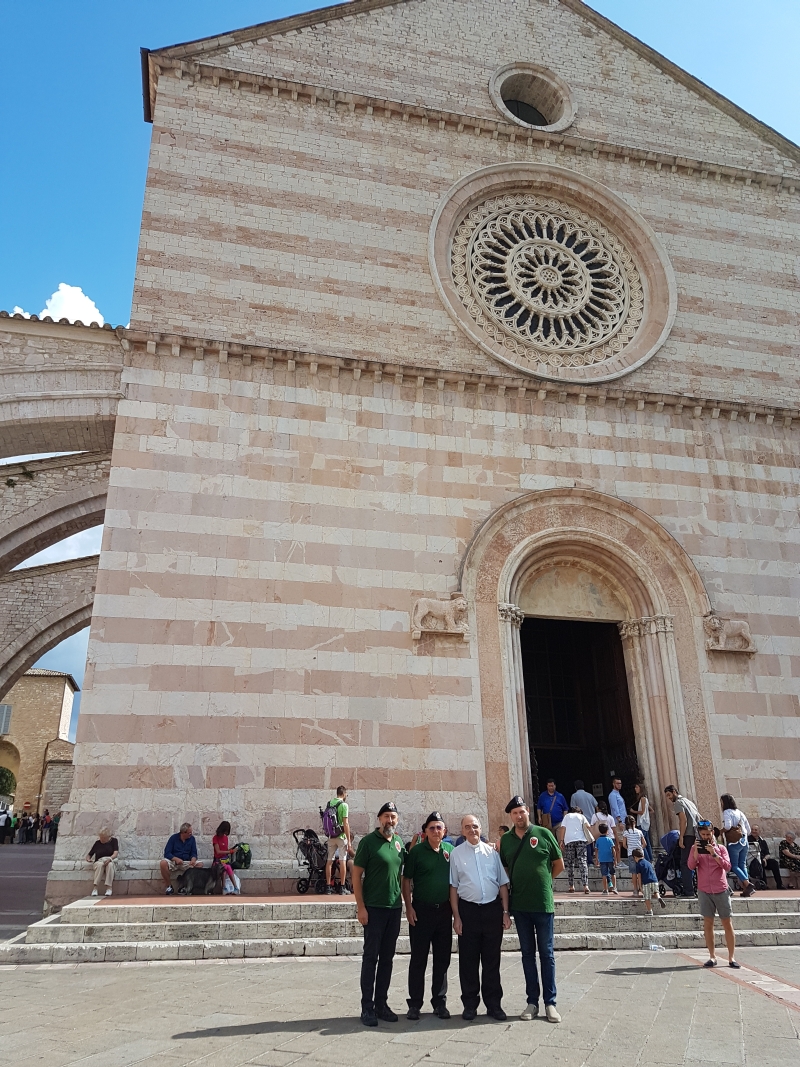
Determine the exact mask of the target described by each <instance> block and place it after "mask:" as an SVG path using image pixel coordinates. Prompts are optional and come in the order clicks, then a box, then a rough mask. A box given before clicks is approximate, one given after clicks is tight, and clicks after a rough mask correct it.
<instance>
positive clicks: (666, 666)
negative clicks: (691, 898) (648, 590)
mask: <svg viewBox="0 0 800 1067" xmlns="http://www.w3.org/2000/svg"><path fill="white" fill-rule="evenodd" d="M618 629H619V633H620V637H621V638H622V647H623V650H624V654H625V665H626V668H627V672H628V684H629V687H630V691H631V692H630V695H631V707H632V711H633V713H634V728H635V731H636V743H637V745H636V747H637V750H638V751H639V752H640V754H641V756H642V760H643V762H644V764H645V768H644V770H645V774H646V776H647V785H648V788H649V794H650V802H651V807H652V808H653V811H654V814H659V815H660V816H661V817H660V819H658V820H657V821H658V823H659V827H658V829H659V831H660V830H661V827H662V826H663V827H664V828H665V829H666V828H668V827H669V826H670V825H671V824H670V821H669V816H670V814H671V813H670V812H669V810H668V808H667V806H666V804H665V801H664V799H663V789H664V786H666V785H669V784H670V783H674V784H675V785H677V786H678V788H679V789H680V790H681V791H682V792H683V791H685V792H686V793H687V795H691V796H694V776H693V774H692V762H691V758H690V753H689V741H688V731H687V729H686V715H685V712H684V708H683V697H682V694H681V689H680V679H679V677H678V660H677V654H676V651H675V637H674V626H673V618H672V616H671V615H655V616H652V617H647V618H643V619H630V620H627V621H626V622H621V623H619V624H618Z"/></svg>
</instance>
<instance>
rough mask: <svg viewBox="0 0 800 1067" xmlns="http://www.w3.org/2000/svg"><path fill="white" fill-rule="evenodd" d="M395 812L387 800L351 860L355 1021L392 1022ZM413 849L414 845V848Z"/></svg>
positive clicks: (398, 865) (397, 913)
mask: <svg viewBox="0 0 800 1067" xmlns="http://www.w3.org/2000/svg"><path fill="white" fill-rule="evenodd" d="M396 826H397V808H396V807H395V806H394V804H393V803H392V802H391V801H389V802H388V803H387V804H384V805H383V807H382V808H381V810H380V811H379V812H378V826H377V828H376V829H375V830H373V832H372V833H371V834H367V835H366V836H365V837H362V838H361V841H360V842H359V845H358V849H357V851H356V856H355V859H354V860H353V893H354V894H355V898H356V912H357V915H358V921H359V922H360V923H361V925H362V926H363V927H364V955H363V956H362V957H361V1022H362V1023H363V1024H364V1026H377V1025H378V1019H383V1021H384V1022H387V1023H396V1022H397V1016H396V1015H395V1013H394V1012H393V1011H392V1009H391V1008H390V1007H389V1005H388V1004H387V1003H386V998H387V997H388V995H389V983H390V982H391V980H392V963H393V961H394V950H395V947H396V946H397V938H398V935H399V933H400V918H401V915H402V911H403V909H402V906H401V901H400V871H401V870H402V867H403V861H404V860H405V858H406V850H405V847H404V846H403V842H402V839H401V838H399V837H398V836H397V834H396V833H395V832H394V831H395V827H396ZM417 847H419V846H417Z"/></svg>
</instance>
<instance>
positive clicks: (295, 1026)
mask: <svg viewBox="0 0 800 1067" xmlns="http://www.w3.org/2000/svg"><path fill="white" fill-rule="evenodd" d="M511 1021H512V1017H511V1016H509V1022H511ZM406 1022H407V1020H405V1019H404V1018H403V1017H402V1015H401V1016H400V1019H399V1021H398V1023H380V1024H379V1029H380V1030H382V1031H383V1032H384V1033H386V1031H387V1029H391V1028H393V1030H394V1032H395V1033H408V1032H409V1031H410V1030H419V1029H420V1027H421V1028H422V1029H430V1030H440V1029H442V1028H444V1027H446V1028H447V1029H452V1028H453V1027H452V1025H450V1026H448V1024H447V1023H446V1022H442V1020H441V1019H437V1018H436V1017H435V1016H434V1015H433V1014H430V1015H427V1016H425V1015H423V1016H422V1018H421V1019H420V1021H419V1022H415V1023H410V1024H407V1025H402V1024H403V1023H406ZM425 1023H430V1024H431V1025H430V1026H427V1027H426V1026H425ZM450 1023H451V1024H452V1023H458V1025H459V1027H463V1028H468V1027H475V1026H479V1025H480V1024H481V1023H484V1024H491V1025H492V1026H499V1025H501V1024H499V1023H497V1022H495V1020H494V1019H489V1018H488V1016H486V1015H484V1016H480V1015H479V1016H478V1018H477V1019H475V1020H474V1022H464V1020H463V1019H462V1018H461V1016H460V1014H459V1015H457V1016H456V1015H454V1016H453V1018H452V1019H451V1020H450ZM434 1024H435V1025H434ZM365 1029H366V1027H364V1026H363V1025H362V1024H361V1021H360V1019H358V1018H353V1019H341V1018H333V1019H285V1020H283V1021H278V1020H267V1019H265V1020H264V1021H263V1022H258V1023H241V1024H239V1025H236V1026H210V1027H208V1029H205V1030H187V1031H185V1032H184V1033H182V1034H173V1035H172V1040H173V1041H186V1040H187V1039H190V1038H198V1037H199V1038H209V1037H247V1036H248V1035H250V1034H281V1033H284V1032H287V1033H292V1034H296V1033H298V1032H302V1033H320V1034H323V1035H324V1036H326V1037H344V1036H345V1034H357V1033H360V1032H361V1031H362V1030H365ZM376 1032H377V1031H376Z"/></svg>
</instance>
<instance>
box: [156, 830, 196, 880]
mask: <svg viewBox="0 0 800 1067" xmlns="http://www.w3.org/2000/svg"><path fill="white" fill-rule="evenodd" d="M184 866H189V867H202V866H203V864H202V863H198V862H197V842H196V841H195V839H194V835H193V834H192V824H191V823H190V822H185V823H182V824H181V828H180V830H179V831H178V833H177V834H173V835H172V837H171V838H170V839H169V841H167V845H166V848H165V849H164V858H163V860H162V861H161V864H160V867H161V877H162V878H163V879H164V885H165V886H166V889H165V890H164V892H165V894H166V895H167V896H171V895H172V894H173V893H174V892H175V890H174V889H173V888H172V886H171V884H170V876H171V875H172V874H173V873H174V872H175V871H181V870H183V868H184Z"/></svg>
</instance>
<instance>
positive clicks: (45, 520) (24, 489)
mask: <svg viewBox="0 0 800 1067" xmlns="http://www.w3.org/2000/svg"><path fill="white" fill-rule="evenodd" d="M110 464H111V457H110V455H109V454H108V453H102V452H100V453H98V452H86V453H82V454H79V455H77V456H57V457H51V458H49V459H39V460H33V461H31V462H28V463H23V464H17V463H14V464H8V465H7V466H4V467H3V484H2V485H0V574H6V573H7V572H8V571H10V570H12V569H13V568H14V567H16V566H17V564H19V563H21V562H22V561H23V560H25V559H27V558H28V557H29V556H32V555H34V553H36V552H41V551H42V549H44V548H48V547H49V546H50V545H54V544H56V542H58V541H61V540H63V539H64V538H65V537H69V536H70V535H71V534H75V533H79V532H80V531H81V530H88V529H90V528H91V527H92V526H99V525H101V524H102V522H103V517H104V515H105V508H106V492H107V489H108V472H109V468H110ZM9 483H12V484H9Z"/></svg>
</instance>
